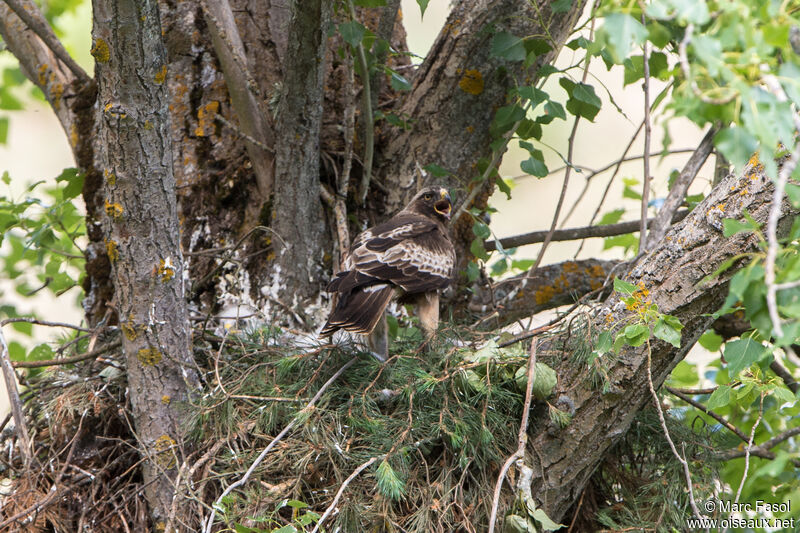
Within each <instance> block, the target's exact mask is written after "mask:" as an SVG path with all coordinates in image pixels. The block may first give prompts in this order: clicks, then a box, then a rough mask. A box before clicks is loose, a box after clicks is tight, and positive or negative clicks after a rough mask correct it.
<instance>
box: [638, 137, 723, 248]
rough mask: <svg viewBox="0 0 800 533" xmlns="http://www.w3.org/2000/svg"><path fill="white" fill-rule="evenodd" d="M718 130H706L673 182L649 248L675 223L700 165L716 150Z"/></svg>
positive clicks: (659, 214)
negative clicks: (715, 140)
mask: <svg viewBox="0 0 800 533" xmlns="http://www.w3.org/2000/svg"><path fill="white" fill-rule="evenodd" d="M717 131H718V128H716V127H714V128H711V129H709V130H708V132H706V135H705V137H703V140H702V141H700V144H699V145H698V146H697V149H695V151H694V153H693V154H692V155H691V157H689V161H687V162H686V165H684V167H683V170H681V173H680V175H679V176H678V178H677V179H676V180H675V183H673V185H672V188H671V189H670V190H669V194H667V199H666V200H665V201H664V204H663V205H662V206H661V209H659V210H658V213H657V214H656V220H655V222H654V223H653V226H652V229H651V231H650V237H649V238H648V242H649V243H650V246H649V248H648V249H653V248H654V247H656V246H658V245H659V243H660V242H661V239H663V238H664V235H666V233H667V230H668V229H669V227H670V225H671V224H672V223H673V217H674V215H675V213H676V211H677V210H678V207H680V205H681V204H683V201H684V199H685V198H686V191H687V190H689V185H691V184H692V181H694V178H695V176H697V173H698V172H700V167H702V166H703V163H705V162H706V159H708V156H709V155H711V152H712V151H713V150H714V135H716V133H717Z"/></svg>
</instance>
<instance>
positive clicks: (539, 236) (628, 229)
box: [484, 210, 689, 251]
mask: <svg viewBox="0 0 800 533" xmlns="http://www.w3.org/2000/svg"><path fill="white" fill-rule="evenodd" d="M688 214H689V210H685V211H678V212H676V213H675V214H674V215H673V217H672V222H673V223H675V222H679V221H681V220H683V219H684V218H686V215H688ZM656 220H657V218H656V217H653V218H648V219H647V226H648V227H650V226H652V225H653V224H655V222H656ZM640 226H641V221H639V220H634V221H631V222H619V223H617V224H607V225H605V226H584V227H582V228H569V229H557V230H555V231H554V232H553V238H552V239H551V241H552V242H560V241H577V240H579V239H589V238H592V237H613V236H614V235H625V234H626V233H633V232H634V231H638V230H639V228H640ZM548 233H549V232H547V231H532V232H530V233H523V234H522V235H515V236H513V237H505V238H503V239H500V246H502V247H503V248H504V249H505V248H516V247H517V246H524V245H526V244H536V243H539V242H544V240H545V239H546V238H547V234H548ZM484 248H485V249H486V251H492V250H496V249H497V244H496V243H495V241H486V243H485V244H484Z"/></svg>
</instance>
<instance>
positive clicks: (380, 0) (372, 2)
mask: <svg viewBox="0 0 800 533" xmlns="http://www.w3.org/2000/svg"><path fill="white" fill-rule="evenodd" d="M353 3H354V4H355V5H357V6H360V7H383V6H385V5H386V0H354V1H353Z"/></svg>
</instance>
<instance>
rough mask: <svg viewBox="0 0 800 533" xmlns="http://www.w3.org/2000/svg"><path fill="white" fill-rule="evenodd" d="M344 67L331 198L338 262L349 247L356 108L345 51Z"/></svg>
mask: <svg viewBox="0 0 800 533" xmlns="http://www.w3.org/2000/svg"><path fill="white" fill-rule="evenodd" d="M345 68H346V69H347V76H348V82H349V85H350V87H351V89H350V90H348V89H347V88H345V90H344V163H343V164H342V173H341V175H339V176H337V179H336V191H335V193H336V194H335V196H334V200H333V216H334V219H335V220H336V236H337V237H338V239H339V262H340V263H344V259H345V257H346V256H347V253H348V251H349V249H350V231H349V229H348V225H347V204H346V201H347V188H348V186H349V185H350V172H351V170H352V168H353V138H354V137H355V126H356V110H355V102H354V97H355V95H354V94H353V91H355V68H354V66H353V56H352V54H351V53H350V51H349V50H347V51H345Z"/></svg>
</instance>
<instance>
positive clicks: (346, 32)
mask: <svg viewBox="0 0 800 533" xmlns="http://www.w3.org/2000/svg"><path fill="white" fill-rule="evenodd" d="M339 33H341V34H342V39H344V42H346V43H347V44H349V45H350V46H352V47H354V48H355V47H356V46H358V45H359V44H361V40H362V39H363V38H364V35H365V34H366V28H365V27H364V26H363V25H362V24H361V23H359V22H357V21H355V20H351V21H349V22H342V23H341V24H339Z"/></svg>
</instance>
